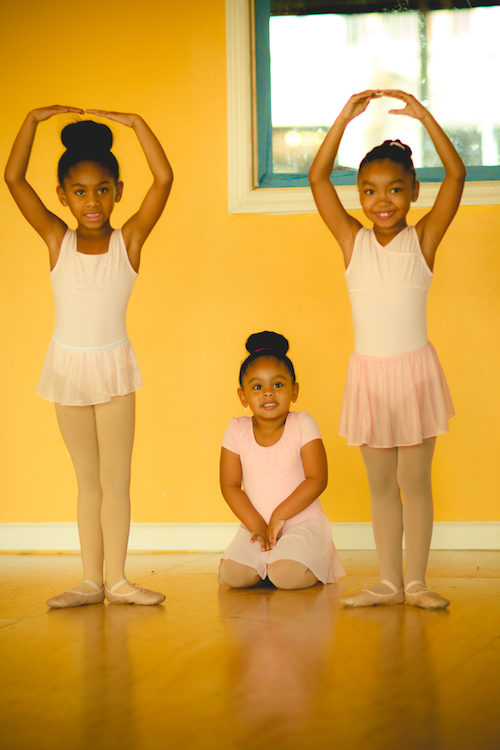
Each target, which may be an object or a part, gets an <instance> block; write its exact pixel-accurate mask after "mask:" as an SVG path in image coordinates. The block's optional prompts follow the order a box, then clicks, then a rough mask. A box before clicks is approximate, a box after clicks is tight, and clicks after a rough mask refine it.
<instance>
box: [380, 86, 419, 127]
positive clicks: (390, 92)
mask: <svg viewBox="0 0 500 750" xmlns="http://www.w3.org/2000/svg"><path fill="white" fill-rule="evenodd" d="M383 96H388V97H390V98H392V99H400V100H401V101H402V102H404V103H405V105H406V106H405V107H403V109H390V110H389V114H390V115H407V117H413V118H414V119H415V120H423V118H424V117H425V116H426V115H429V114H430V113H429V112H428V111H427V110H426V108H425V107H424V106H423V105H422V104H420V102H419V101H418V100H417V99H415V97H414V96H412V95H411V94H407V93H406V92H405V91H399V90H398V89H385V90H384V91H383Z"/></svg>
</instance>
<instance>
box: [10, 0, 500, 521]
mask: <svg viewBox="0 0 500 750" xmlns="http://www.w3.org/2000/svg"><path fill="white" fill-rule="evenodd" d="M138 7H139V8H140V13H138V12H137V9H138ZM0 26H1V28H2V29H3V31H2V32H1V33H2V34H3V38H2V39H1V40H0V41H1V44H0V55H1V57H2V58H3V59H2V60H1V69H2V71H3V72H4V76H3V78H4V83H3V90H2V100H3V101H2V110H3V115H2V118H1V120H0V132H1V138H0V142H1V160H2V163H5V160H6V159H7V155H8V151H9V149H10V145H11V143H12V141H13V139H14V137H15V134H16V132H17V130H18V128H19V126H20V124H21V122H22V120H23V118H24V116H25V114H26V113H27V111H28V110H29V109H32V108H33V107H36V106H42V105H48V104H52V103H54V102H57V103H61V104H69V105H73V106H78V107H83V108H85V107H96V108H105V109H116V110H122V111H137V112H139V113H140V114H142V115H143V116H144V118H145V119H146V120H147V121H148V122H149V123H150V125H151V126H152V128H153V129H154V131H155V132H156V133H157V134H158V136H159V138H160V140H161V141H162V143H163V144H164V146H165V149H166V151H167V153H168V155H169V157H170V158H171V161H172V164H173V166H174V171H175V174H176V180H175V184H174V189H173V193H172V197H171V200H170V202H169V205H168V208H167V210H166V212H165V214H164V216H163V217H162V219H161V220H160V223H159V225H158V226H157V227H156V228H155V230H154V232H153V234H152V235H151V237H150V239H149V240H148V242H147V244H146V246H145V250H144V255H143V263H142V267H141V274H140V278H139V281H138V283H137V285H136V289H135V291H134V295H133V297H132V301H131V305H130V309H129V318H128V320H129V333H130V336H131V339H132V341H133V343H134V347H135V349H136V351H137V354H138V357H139V361H140V364H141V369H142V373H143V378H144V381H145V388H144V390H143V391H141V392H140V393H139V395H138V420H137V436H136V448H135V453H134V462H133V487H132V490H133V501H132V502H133V520H134V521H137V522H181V521H183V522H220V521H232V520H234V518H233V516H232V514H231V512H230V511H229V510H228V509H227V508H226V507H225V504H224V502H223V500H222V498H221V496H220V493H219V489H218V455H219V445H220V440H221V437H222V434H223V432H224V429H225V427H226V424H227V422H228V420H229V418H230V417H231V416H233V415H239V414H242V413H243V412H242V409H241V406H240V405H239V402H238V400H237V398H236V385H237V383H236V377H237V371H238V367H239V363H240V361H241V359H242V358H243V356H244V342H245V339H246V337H247V336H248V335H249V334H250V333H252V332H254V331H259V330H262V329H264V328H268V329H271V330H277V331H280V332H282V333H284V334H285V335H286V336H287V337H288V338H289V340H290V342H291V351H290V354H291V357H292V359H293V360H294V363H295V365H296V369H297V373H298V379H299V381H300V384H301V395H300V397H299V403H298V407H297V408H301V409H305V410H307V411H310V412H311V413H312V414H313V415H314V416H315V417H316V419H317V421H318V423H319V425H320V427H321V429H322V432H323V435H324V439H325V444H326V448H327V451H328V456H329V464H330V484H329V487H328V489H327V491H326V493H325V495H324V496H323V499H324V506H325V510H326V512H327V514H328V515H329V517H330V519H331V520H332V521H366V520H369V507H368V496H367V485H366V480H365V477H364V472H363V467H362V463H361V460H360V457H359V452H358V450H357V449H355V448H347V447H346V445H345V442H344V440H343V439H342V438H340V437H338V436H337V422H338V417H339V410H340V402H341V397H342V389H343V381H344V375H345V371H346V366H347V359H348V356H349V353H350V350H351V347H352V333H351V322H350V313H349V307H348V299H347V293H346V290H345V285H344V279H343V275H342V273H343V269H342V263H341V258H340V253H339V251H338V248H337V247H336V245H335V243H334V241H333V240H332V238H331V236H330V235H329V233H328V231H327V230H326V229H325V227H324V226H323V225H322V223H321V221H320V219H319V217H318V216H317V215H316V214H308V215H291V216H268V215H247V216H229V215H228V212H227V148H226V142H227V140H226V139H227V134H226V59H225V18H224V0H210V2H206V0H194V1H192V2H190V3H184V4H183V3H173V2H169V0H144V2H142V3H140V5H139V6H138V5H137V3H136V2H135V1H134V2H132V0H120V2H118V1H117V0H108V2H106V3H98V4H95V5H93V6H85V7H83V6H80V5H78V4H71V3H68V2H64V3H63V2H58V1H57V0H47V1H46V2H44V3H39V2H35V0H30V1H29V2H28V1H27V0H20V2H18V3H17V4H15V3H11V4H10V5H9V6H8V7H6V8H5V4H4V9H3V10H2V19H1V22H0ZM66 121H67V120H65V119H64V118H60V119H59V121H56V119H53V120H50V121H49V122H47V123H44V124H42V125H41V126H40V128H39V133H38V135H37V139H36V143H35V151H34V155H33V160H32V164H31V167H30V171H29V178H30V179H31V181H32V183H33V185H34V186H35V188H36V189H37V191H38V192H39V193H40V195H41V196H42V198H43V199H44V201H45V202H46V204H47V205H48V206H49V208H50V209H51V210H54V211H57V212H58V213H59V214H60V215H63V216H64V213H63V209H62V207H61V206H60V205H59V204H58V202H57V199H56V195H55V183H56V181H55V169H56V162H57V159H58V157H59V155H60V152H61V148H60V146H59V140H58V132H59V130H60V129H61V126H62V125H63V124H65V122H66ZM114 130H115V133H116V148H115V151H116V153H117V156H118V159H119V161H120V164H121V167H122V171H123V178H124V181H125V196H124V199H123V201H122V203H121V204H120V205H119V206H117V208H116V214H115V224H116V225H117V226H118V225H120V224H121V223H123V221H124V219H125V218H127V217H128V216H129V215H130V213H131V212H132V211H133V210H135V209H136V207H137V205H138V202H139V200H140V198H141V196H142V195H143V194H144V192H145V190H146V188H147V185H148V179H149V178H148V172H147V168H146V167H145V164H144V159H143V158H142V155H141V152H140V149H139V147H138V145H137V143H136V141H135V140H134V138H135V137H134V135H133V133H132V132H131V131H128V130H126V129H125V128H121V127H120V126H116V127H115V128H114ZM0 190H1V199H0V206H1V221H0V233H1V245H2V279H1V283H2V290H1V299H2V302H3V314H2V319H1V326H2V342H3V344H2V354H3V357H4V360H3V361H4V366H3V368H2V371H1V378H2V385H1V387H2V394H3V404H2V421H3V425H4V427H3V430H2V433H1V440H2V446H1V456H2V462H3V463H4V468H3V471H2V487H1V489H0V493H1V494H0V497H1V503H2V510H1V515H0V521H3V522H8V521H20V522H23V521H24V522H49V521H71V520H74V519H75V517H76V516H75V480H74V476H73V470H72V466H71V463H70V460H69V457H68V455H67V453H66V450H65V447H64V445H63V443H62V440H61V437H60V435H59V432H58V428H57V424H56V419H55V414H54V407H53V406H52V405H51V404H50V403H47V402H44V401H42V400H41V399H40V398H39V397H38V396H36V395H35V393H34V390H35V387H36V383H37V379H38V374H39V371H40V368H41V364H42V361H43V357H44V353H45V350H46V347H47V344H48V342H49V339H50V335H51V331H52V323H53V307H52V298H51V290H50V282H49V277H48V259H47V253H46V250H45V247H44V245H43V243H42V241H41V240H40V239H39V238H38V236H37V235H36V234H35V232H34V231H33V230H32V229H31V228H30V227H29V226H28V225H27V224H26V222H25V221H24V219H23V218H22V216H21V215H20V213H19V211H18V209H17V208H16V207H15V205H14V203H13V202H12V200H11V199H10V197H9V195H8V193H7V190H6V188H5V186H4V185H3V184H2V186H1V187H0ZM419 216H420V213H419V211H414V212H413V213H412V214H411V216H410V222H415V221H416V220H417V219H418V217H419ZM499 219H500V207H498V206H497V207H485V208H467V207H466V208H461V209H460V211H459V214H458V216H457V218H456V219H455V221H454V223H453V225H452V227H451V229H450V230H449V232H448V234H447V236H446V238H445V240H444V242H443V244H442V247H441V248H440V251H439V256H438V260H437V264H436V272H437V273H436V279H435V281H434V284H433V287H432V290H431V295H430V303H429V330H430V338H431V340H432V341H433V343H434V344H435V346H436V348H437V349H438V352H439V354H440V358H441V361H442V363H443V366H444V368H445V371H446V373H447V376H448V380H449V383H450V387H451V390H452V394H453V397H454V401H455V406H456V410H457V414H458V416H457V417H456V418H455V419H453V420H452V422H451V431H450V434H449V435H447V436H444V437H442V438H440V439H439V440H438V446H437V452H436V459H435V470H434V483H435V495H436V519H437V520H439V521H479V520H481V521H493V520H496V521H498V520H500V511H499V507H498V482H497V478H498V469H497V457H498V454H499V452H500V450H499V449H500V439H499V430H498V425H499V424H500V414H499V411H500V407H499V404H500V400H499V398H498V385H497V384H498V373H499V372H500V354H499V347H498V342H499V340H500V331H499V320H500V315H499V308H500V288H499V278H500V253H499V252H498V250H499V247H498V244H499V243H498V233H499V231H498V230H499V223H500V222H499ZM67 220H68V221H70V219H69V217H67Z"/></svg>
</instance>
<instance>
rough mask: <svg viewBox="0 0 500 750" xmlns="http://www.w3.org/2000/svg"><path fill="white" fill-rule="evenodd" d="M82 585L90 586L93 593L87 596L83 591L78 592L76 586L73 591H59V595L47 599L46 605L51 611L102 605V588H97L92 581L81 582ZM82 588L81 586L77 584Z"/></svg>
mask: <svg viewBox="0 0 500 750" xmlns="http://www.w3.org/2000/svg"><path fill="white" fill-rule="evenodd" d="M83 583H86V584H88V585H89V586H92V588H94V589H95V592H92V593H91V594H87V593H86V592H85V591H79V590H78V586H75V588H74V589H68V590H66V591H61V593H59V594H56V595H55V596H53V597H51V598H50V599H47V604H48V605H49V607H52V608H53V609H66V608H68V607H85V606H86V605H87V604H102V602H103V601H104V586H102V588H99V586H98V585H97V584H96V583H94V582H93V581H83ZM79 585H80V586H82V585H83V584H81V583H80V584H79Z"/></svg>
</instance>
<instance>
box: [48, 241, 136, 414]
mask: <svg viewBox="0 0 500 750" xmlns="http://www.w3.org/2000/svg"><path fill="white" fill-rule="evenodd" d="M50 276H51V282H52V289H53V293H54V303H55V326H54V333H53V336H52V341H51V342H50V345H49V349H48V351H47V355H46V357H45V362H44V365H43V368H42V373H41V375H40V381H39V383H38V387H37V393H38V394H39V395H40V396H42V398H45V399H47V400H49V401H54V402H56V403H60V404H66V405H72V406H87V405H90V404H100V403H104V402H106V401H110V400H111V398H113V397H114V396H123V395H125V394H127V393H131V392H132V391H135V390H138V389H139V388H141V387H142V380H141V374H140V371H139V367H138V364H137V359H136V356H135V353H134V350H133V348H132V344H131V343H130V340H129V338H128V335H127V328H126V312H127V305H128V301H129V299H130V295H131V293H132V289H133V287H134V283H135V280H136V278H137V273H136V272H135V271H134V269H133V268H132V266H131V265H130V260H129V258H128V254H127V249H126V247H125V243H124V241H123V237H122V232H121V229H115V230H114V231H113V233H112V234H111V236H110V238H109V246H108V251H107V252H106V253H102V254H99V255H86V254H84V253H79V252H78V250H77V236H76V232H75V231H74V230H73V229H68V230H67V231H66V234H65V236H64V238H63V241H62V244H61V250H60V253H59V258H58V260H57V263H56V265H55V266H54V268H53V269H52V271H51V274H50Z"/></svg>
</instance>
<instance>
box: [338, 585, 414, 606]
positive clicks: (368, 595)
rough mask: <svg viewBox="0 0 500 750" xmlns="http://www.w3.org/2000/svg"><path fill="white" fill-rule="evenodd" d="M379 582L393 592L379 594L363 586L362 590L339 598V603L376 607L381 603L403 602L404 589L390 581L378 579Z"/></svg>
mask: <svg viewBox="0 0 500 750" xmlns="http://www.w3.org/2000/svg"><path fill="white" fill-rule="evenodd" d="M380 583H383V584H384V585H385V586H388V587H389V588H390V589H392V591H393V592H394V593H393V594H379V593H378V592H377V591H372V589H367V588H364V589H363V591H358V593H357V594H351V595H350V596H345V597H343V598H342V599H340V603H341V604H343V605H344V607H377V606H380V605H381V604H404V601H405V592H404V589H398V588H396V586H394V584H393V583H391V582H390V581H380Z"/></svg>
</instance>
